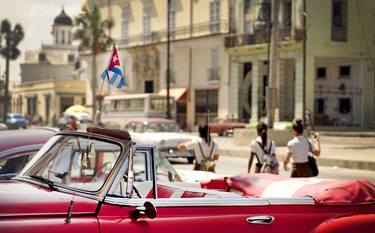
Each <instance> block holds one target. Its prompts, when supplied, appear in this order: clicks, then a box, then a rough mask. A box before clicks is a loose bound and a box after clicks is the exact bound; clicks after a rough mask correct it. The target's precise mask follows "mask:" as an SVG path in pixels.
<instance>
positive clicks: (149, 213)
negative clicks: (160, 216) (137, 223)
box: [130, 201, 157, 220]
mask: <svg viewBox="0 0 375 233" xmlns="http://www.w3.org/2000/svg"><path fill="white" fill-rule="evenodd" d="M156 212H157V211H156V208H155V206H154V205H153V204H152V203H151V202H149V201H146V202H145V203H144V204H143V206H138V207H136V208H135V210H133V211H132V212H131V213H130V217H131V218H132V219H134V220H137V219H138V218H140V217H142V216H146V217H147V218H149V219H154V218H155V217H156Z"/></svg>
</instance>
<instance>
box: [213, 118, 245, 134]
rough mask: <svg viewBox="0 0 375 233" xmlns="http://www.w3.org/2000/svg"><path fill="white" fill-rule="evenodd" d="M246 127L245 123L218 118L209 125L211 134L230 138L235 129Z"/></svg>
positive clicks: (232, 119) (233, 119)
mask: <svg viewBox="0 0 375 233" xmlns="http://www.w3.org/2000/svg"><path fill="white" fill-rule="evenodd" d="M245 125H246V124H245V123H241V122H239V121H238V119H235V118H228V119H221V118H217V119H215V120H214V121H213V122H212V123H210V124H209V127H210V132H211V133H217V134H218V135H219V136H228V135H229V134H233V131H234V129H242V128H245Z"/></svg>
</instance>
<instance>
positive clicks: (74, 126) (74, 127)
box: [67, 116, 78, 131]
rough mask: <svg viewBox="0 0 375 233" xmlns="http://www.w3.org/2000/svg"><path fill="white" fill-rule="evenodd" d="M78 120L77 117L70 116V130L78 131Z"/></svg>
mask: <svg viewBox="0 0 375 233" xmlns="http://www.w3.org/2000/svg"><path fill="white" fill-rule="evenodd" d="M77 121H78V119H77V117H75V116H70V119H69V124H68V125H67V128H68V129H69V130H75V131H76V130H77V129H78V122H77Z"/></svg>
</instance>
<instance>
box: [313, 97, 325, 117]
mask: <svg viewBox="0 0 375 233" xmlns="http://www.w3.org/2000/svg"><path fill="white" fill-rule="evenodd" d="M324 107H325V100H324V99H316V100H315V113H317V114H324Z"/></svg>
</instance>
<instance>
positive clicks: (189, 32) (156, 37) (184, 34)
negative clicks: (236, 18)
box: [117, 20, 229, 47]
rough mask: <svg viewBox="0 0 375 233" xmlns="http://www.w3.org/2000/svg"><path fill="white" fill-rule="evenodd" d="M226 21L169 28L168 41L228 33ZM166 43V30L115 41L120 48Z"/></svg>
mask: <svg viewBox="0 0 375 233" xmlns="http://www.w3.org/2000/svg"><path fill="white" fill-rule="evenodd" d="M228 27H229V26H228V21H226V20H221V21H215V22H214V23H213V22H204V23H198V24H194V25H192V27H191V26H190V25H186V26H181V27H175V28H171V34H170V40H171V41H176V40H183V39H191V38H196V37H201V36H210V35H220V34H226V33H228V30H229V29H228ZM166 41H167V30H166V29H163V30H158V31H152V32H151V33H147V34H143V33H141V34H136V35H133V36H129V37H127V38H122V39H120V40H118V41H117V43H118V44H119V45H120V46H124V47H133V46H142V45H148V44H155V43H161V42H166Z"/></svg>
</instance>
